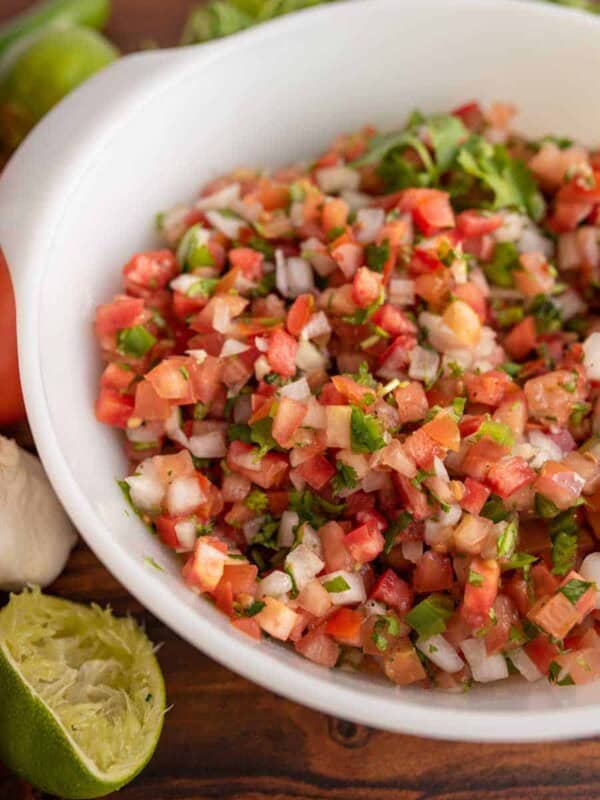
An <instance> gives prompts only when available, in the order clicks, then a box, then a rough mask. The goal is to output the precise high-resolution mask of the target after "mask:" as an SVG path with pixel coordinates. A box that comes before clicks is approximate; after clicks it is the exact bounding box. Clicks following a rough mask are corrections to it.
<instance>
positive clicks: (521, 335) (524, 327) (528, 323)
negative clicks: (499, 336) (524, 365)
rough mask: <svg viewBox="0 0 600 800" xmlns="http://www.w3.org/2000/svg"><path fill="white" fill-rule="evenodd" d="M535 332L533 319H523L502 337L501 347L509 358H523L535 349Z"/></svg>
mask: <svg viewBox="0 0 600 800" xmlns="http://www.w3.org/2000/svg"><path fill="white" fill-rule="evenodd" d="M536 342H537V330H536V327H535V319H534V318H533V317H525V319H523V320H521V322H519V324H518V325H515V327H514V328H513V329H512V330H511V331H510V333H508V334H507V335H506V336H505V337H504V341H503V343H502V344H503V346H504V349H505V350H506V352H507V353H508V354H509V356H511V358H516V359H522V358H525V356H527V355H528V354H529V353H530V352H531V351H532V350H533V349H534V347H535V345H536Z"/></svg>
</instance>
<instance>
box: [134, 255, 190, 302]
mask: <svg viewBox="0 0 600 800" xmlns="http://www.w3.org/2000/svg"><path fill="white" fill-rule="evenodd" d="M178 272H179V267H178V264H177V259H176V258H175V256H174V254H173V253H172V252H171V251H170V250H150V251H148V252H146V253H138V254H137V255H135V256H134V257H133V258H132V259H131V261H129V262H128V263H127V264H125V266H124V267H123V276H124V278H125V286H126V288H127V290H128V291H129V292H131V294H134V295H135V294H138V292H139V291H140V290H148V289H150V290H152V291H155V290H156V289H163V288H164V287H165V286H166V285H167V284H168V283H169V281H170V280H171V279H172V278H174V277H175V275H177V273H178Z"/></svg>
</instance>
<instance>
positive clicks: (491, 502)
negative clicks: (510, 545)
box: [481, 494, 509, 522]
mask: <svg viewBox="0 0 600 800" xmlns="http://www.w3.org/2000/svg"><path fill="white" fill-rule="evenodd" d="M508 513H509V512H508V510H507V508H506V507H505V505H504V503H503V502H502V500H501V499H500V498H499V497H498V495H495V494H492V495H490V496H489V498H488V499H487V501H486V503H485V505H484V507H483V508H482V509H481V516H482V517H485V518H486V519H491V520H492V522H502V521H503V520H505V519H506V518H507V517H508Z"/></svg>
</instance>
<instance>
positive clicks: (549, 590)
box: [530, 563, 560, 600]
mask: <svg viewBox="0 0 600 800" xmlns="http://www.w3.org/2000/svg"><path fill="white" fill-rule="evenodd" d="M530 575H531V582H532V586H533V592H534V595H535V597H536V599H538V600H539V599H540V598H542V597H546V596H547V595H549V594H553V593H554V592H555V591H556V590H557V588H558V585H559V583H560V581H559V579H558V578H557V577H556V575H553V574H552V573H551V572H550V570H549V569H548V567H547V566H546V565H545V564H543V563H538V564H534V565H533V567H532V568H531V572H530Z"/></svg>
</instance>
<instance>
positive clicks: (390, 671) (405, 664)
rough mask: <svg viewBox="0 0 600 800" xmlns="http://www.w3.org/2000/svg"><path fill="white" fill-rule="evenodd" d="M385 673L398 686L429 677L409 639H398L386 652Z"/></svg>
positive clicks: (384, 657)
mask: <svg viewBox="0 0 600 800" xmlns="http://www.w3.org/2000/svg"><path fill="white" fill-rule="evenodd" d="M383 671H384V672H385V674H386V675H387V677H388V678H389V679H390V680H391V681H392V682H393V683H396V684H397V685H398V686H407V685H408V684H410V683H415V682H416V681H422V680H424V679H425V678H426V677H427V675H426V673H425V670H424V669H423V665H422V664H421V660H420V659H419V656H418V655H417V651H416V650H415V648H414V647H413V646H412V644H411V642H410V640H409V639H398V640H397V641H396V642H394V643H393V645H392V646H391V647H388V649H387V650H386V651H385V654H384V656H383Z"/></svg>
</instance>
